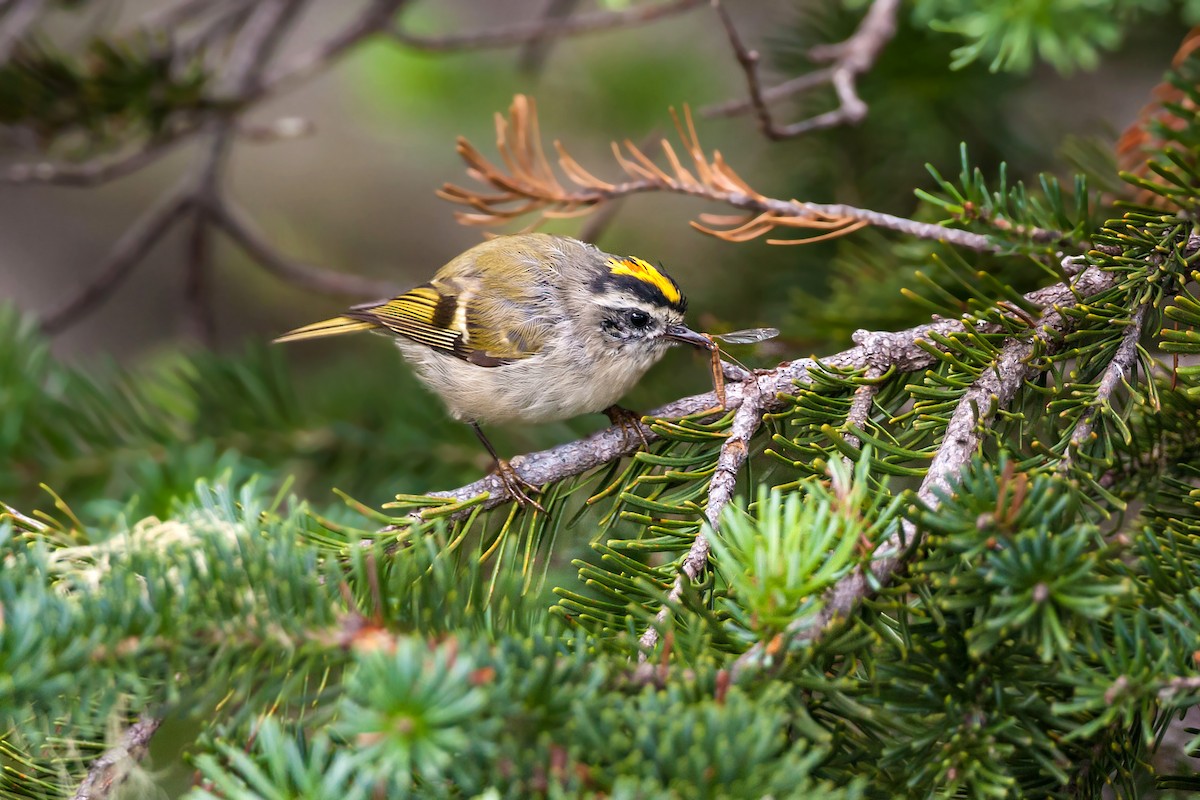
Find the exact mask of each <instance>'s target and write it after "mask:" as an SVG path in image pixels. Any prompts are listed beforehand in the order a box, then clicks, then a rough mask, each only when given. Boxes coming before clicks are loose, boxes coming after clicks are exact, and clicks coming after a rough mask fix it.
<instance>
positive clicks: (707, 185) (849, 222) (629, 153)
mask: <svg viewBox="0 0 1200 800" xmlns="http://www.w3.org/2000/svg"><path fill="white" fill-rule="evenodd" d="M673 115H674V114H673ZM674 118H675V128H676V131H677V133H678V136H679V141H680V142H681V144H682V149H683V152H682V154H679V153H677V152H676V148H675V146H674V145H672V144H671V142H669V141H668V140H666V139H663V140H662V142H661V146H662V150H663V153H664V154H665V156H666V160H667V162H668V165H667V166H666V167H661V166H659V165H657V164H655V163H654V161H653V160H652V159H651V158H649V157H648V156H647V155H646V153H645V152H644V148H642V147H640V146H638V145H636V144H634V143H633V142H631V141H629V140H625V141H624V142H621V143H617V142H613V144H612V151H613V156H614V159H615V160H616V162H617V164H618V166H619V167H620V168H621V170H622V171H623V172H624V173H625V176H626V178H627V179H626V180H624V181H621V182H619V183H615V182H610V181H606V180H603V179H601V178H598V177H596V176H595V175H594V174H593V173H592V172H590V171H589V170H587V169H585V168H584V167H583V166H582V165H581V164H580V163H579V162H578V161H576V160H575V158H574V157H572V156H571V155H570V153H569V152H568V151H567V150H566V148H565V147H564V146H563V145H562V144H561V143H559V142H557V141H556V142H555V143H554V146H555V148H556V150H557V152H558V166H559V168H560V170H561V172H562V175H563V176H564V177H565V179H566V180H565V182H564V181H563V180H562V179H560V176H559V175H558V174H557V173H556V171H555V169H554V167H553V166H552V165H551V163H550V160H549V159H548V158H547V156H546V151H545V148H544V146H543V144H542V140H541V133H540V130H539V127H538V119H537V109H536V107H535V105H534V103H533V101H532V100H531V99H530V98H528V97H526V96H525V95H517V96H516V97H514V98H513V102H512V105H511V106H510V107H509V112H508V116H507V117H505V116H502V115H500V114H497V115H496V149H497V151H498V153H499V154H500V157H501V160H502V162H503V164H502V165H497V164H493V163H492V162H491V161H489V160H488V159H487V158H485V157H484V156H483V154H482V153H481V152H480V151H479V150H478V149H477V148H476V147H475V146H474V145H472V144H471V143H470V142H469V141H468V140H467V139H465V138H462V137H460V138H459V140H458V146H457V150H458V153H459V155H460V156H461V157H462V159H463V161H464V162H466V165H467V175H468V176H469V177H471V178H472V179H474V180H475V181H477V182H478V183H480V184H482V185H483V187H482V188H467V187H463V186H458V185H455V184H450V183H448V184H445V185H444V186H443V187H442V189H441V190H440V191H439V192H438V196H439V197H441V198H442V199H443V200H448V201H450V202H452V203H456V204H458V205H461V206H465V207H466V208H467V209H469V210H466V211H458V212H455V217H456V218H457V219H458V221H459V222H460V223H462V224H463V225H475V226H494V225H503V224H507V223H510V222H512V221H513V220H516V219H519V218H525V217H530V216H532V217H534V222H533V223H532V224H531V225H529V226H528V228H527V229H532V228H536V227H537V226H538V225H539V224H541V223H542V222H545V221H547V220H552V219H562V218H567V217H576V216H583V215H586V214H590V213H592V212H593V211H594V210H596V209H597V208H600V207H602V206H603V205H604V204H606V203H609V202H611V201H613V200H616V199H618V198H622V197H628V196H630V195H634V194H641V193H645V192H670V193H674V194H682V195H687V196H689V197H695V198H698V199H702V200H709V201H712V202H716V203H721V204H723V205H727V206H732V207H734V208H738V209H742V210H744V211H746V212H748V213H747V214H745V215H735V216H724V215H712V214H701V215H700V216H699V218H698V221H693V222H692V227H694V228H696V229H697V230H699V231H700V232H701V233H706V234H708V235H710V236H715V237H717V238H719V239H723V240H725V241H729V242H745V241H750V240H752V239H755V238H758V237H760V236H763V235H764V234H767V233H770V232H771V231H774V230H776V229H778V228H795V229H799V230H807V231H811V232H813V233H812V235H810V236H808V237H806V238H800V239H768V240H767V243H768V244H807V243H812V242H818V241H823V240H826V239H830V238H836V237H839V236H845V235H846V234H849V233H852V232H853V231H856V230H859V229H860V228H863V227H865V226H867V225H872V226H875V227H879V228H885V229H888V230H893V231H897V232H900V233H903V234H905V235H907V236H911V237H915V238H918V239H930V240H934V241H943V242H946V243H948V244H953V245H957V246H959V247H964V248H967V249H970V250H977V251H984V252H997V251H998V250H999V248H998V247H997V246H996V245H995V244H994V243H993V242H992V241H991V240H990V239H989V238H988V237H986V236H982V235H980V234H977V233H972V232H970V231H965V230H959V229H955V228H947V227H944V226H942V225H935V224H930V223H925V222H918V221H916V220H911V219H905V218H903V217H895V216H892V215H890V214H883V213H880V212H877V211H871V210H869V209H861V208H856V207H854V206H848V205H843V204H821V203H808V202H802V201H799V200H779V199H776V198H772V197H768V196H766V195H764V194H762V193H760V192H758V191H756V190H755V189H753V188H752V187H751V186H750V185H749V184H748V183H746V181H745V180H743V179H742V178H741V176H739V175H738V174H737V172H736V171H734V169H733V168H732V167H731V166H729V164H728V163H726V161H725V160H724V158H723V157H722V156H721V154H720V152H718V151H713V152H712V154H711V155H709V154H707V153H705V151H704V148H703V147H701V145H700V141H699V137H698V135H697V133H696V126H695V122H694V121H693V119H692V115H691V111H690V110H689V109H688V108H686V107H685V108H684V110H683V114H682V116H680V115H674Z"/></svg>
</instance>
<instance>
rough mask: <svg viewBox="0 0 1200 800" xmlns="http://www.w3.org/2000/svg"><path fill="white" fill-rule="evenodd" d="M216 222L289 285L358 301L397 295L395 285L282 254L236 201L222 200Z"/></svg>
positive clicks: (266, 267) (215, 212) (238, 243)
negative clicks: (314, 264)
mask: <svg viewBox="0 0 1200 800" xmlns="http://www.w3.org/2000/svg"><path fill="white" fill-rule="evenodd" d="M210 210H211V212H212V214H213V217H214V220H213V221H214V223H215V224H216V225H217V226H218V227H220V228H221V230H222V231H224V232H225V233H226V234H228V235H229V237H230V238H231V239H233V241H234V242H235V243H237V245H238V246H239V247H241V248H242V249H243V250H245V251H246V254H247V255H248V256H250V257H251V258H252V259H254V260H255V261H256V262H257V263H258V264H259V266H261V267H262V268H263V269H265V270H267V271H268V272H270V273H271V274H272V275H275V276H277V277H279V278H282V279H284V280H286V281H287V282H288V283H292V284H295V285H296V286H300V287H301V288H304V289H310V290H312V291H316V292H320V293H322V294H328V295H335V296H340V297H351V298H358V299H360V300H361V299H368V298H371V299H373V298H379V297H391V296H392V295H394V294H396V293H397V289H398V287H397V286H396V285H395V284H392V283H388V282H385V281H375V280H371V279H370V278H363V277H360V276H358V275H350V274H344V273H340V272H331V271H329V270H325V269H322V268H321V267H316V266H313V265H311V264H304V263H302V262H299V261H294V260H292V259H290V258H288V257H287V256H284V255H282V254H281V253H279V252H278V251H277V250H276V249H275V248H274V246H273V245H272V244H271V243H270V242H269V241H268V240H267V238H266V236H264V235H263V234H262V232H261V231H259V230H258V229H257V228H255V227H254V223H253V222H251V220H250V216H249V215H248V214H246V213H245V212H244V211H242V210H241V209H240V208H238V207H237V206H236V205H235V204H234V203H233V201H232V200H230V199H229V198H227V197H221V198H220V199H219V200H218V202H217V203H216V204H215V205H214V206H213V207H212V208H211V209H210Z"/></svg>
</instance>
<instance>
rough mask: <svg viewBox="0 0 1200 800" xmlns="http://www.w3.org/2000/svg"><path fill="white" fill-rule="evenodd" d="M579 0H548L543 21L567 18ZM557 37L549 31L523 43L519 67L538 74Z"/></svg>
mask: <svg viewBox="0 0 1200 800" xmlns="http://www.w3.org/2000/svg"><path fill="white" fill-rule="evenodd" d="M578 5H579V0H547V2H546V8H545V10H543V11H542V20H543V22H546V23H550V22H558V21H560V20H564V19H567V18H568V17H570V16H571V15H572V14H574V13H575V8H576V6H578ZM554 42H555V37H554V35H553V34H551V33H550V32H549V31H544V32H543V33H542V34H541V35H540V36H535V37H533V38H532V39H530V40H529V41H527V42H525V43H523V44H522V45H521V49H520V51H519V52H518V53H517V69H519V70H520V71H521V72H524V73H526V74H527V75H536V74H537V73H539V72H541V71H542V67H543V66H545V63H546V58H547V57H548V56H549V55H550V50H551V48H553V46H554Z"/></svg>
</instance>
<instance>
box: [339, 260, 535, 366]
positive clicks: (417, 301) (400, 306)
mask: <svg viewBox="0 0 1200 800" xmlns="http://www.w3.org/2000/svg"><path fill="white" fill-rule="evenodd" d="M501 292H503V293H504V295H506V296H501ZM543 298H544V292H541V291H538V290H537V287H536V285H535V287H534V291H531V292H529V293H527V294H522V293H514V292H513V291H512V289H511V287H507V288H505V287H497V286H490V285H489V282H488V281H487V280H486V279H484V278H482V277H481V276H480V275H478V274H468V275H462V276H456V277H453V278H442V277H438V278H434V280H433V281H431V282H430V283H427V284H424V285H422V286H418V287H416V288H415V289H412V290H411V291H408V292H405V293H404V294H402V295H400V296H399V297H394V298H392V299H391V300H388V301H387V302H385V303H373V304H371V305H366V306H356V307H355V308H352V309H350V310H349V311H347V312H346V314H345V316H346V317H349V318H350V319H355V320H362V321H363V322H369V323H373V324H374V325H377V326H379V327H380V328H383V329H385V330H388V331H390V332H392V333H395V334H396V335H398V336H403V337H405V338H407V339H411V340H412V341H414V342H419V343H420V344H423V345H426V346H428V347H431V348H433V349H434V350H438V351H440V352H443V353H447V354H449V355H453V356H456V357H458V358H461V359H463V360H464V361H469V362H471V363H472V364H476V365H478V366H481V367H499V366H502V365H504V364H508V363H511V362H513V361H516V360H518V359H522V358H528V357H529V356H532V355H535V354H536V353H537V352H538V351H540V350H541V348H542V345H543V343H544V341H545V335H546V332H547V331H546V326H545V325H542V324H539V322H538V320H539V319H540V318H541V317H540V311H539V309H540V308H541V306H542V304H543V302H544V300H543Z"/></svg>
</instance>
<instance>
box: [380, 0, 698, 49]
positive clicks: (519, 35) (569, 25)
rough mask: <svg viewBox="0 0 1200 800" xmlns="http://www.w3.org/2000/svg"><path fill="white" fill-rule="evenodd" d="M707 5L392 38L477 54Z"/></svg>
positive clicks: (675, 3) (684, 0) (397, 30)
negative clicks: (466, 31) (478, 51)
mask: <svg viewBox="0 0 1200 800" xmlns="http://www.w3.org/2000/svg"><path fill="white" fill-rule="evenodd" d="M706 2H708V0H669V1H668V2H663V3H643V4H641V5H635V6H632V7H630V8H625V9H621V10H620V11H595V12H592V13H588V14H570V15H564V16H554V15H548V16H543V17H542V18H540V19H535V20H531V21H529V22H520V23H517V24H514V25H511V26H508V27H501V28H492V29H491V30H482V31H475V32H472V33H456V34H446V35H443V36H421V35H418V34H413V33H409V32H408V31H406V30H404V28H402V27H401V26H399V25H397V26H395V27H394V28H393V29H392V36H393V37H394V38H395V39H396V40H397V41H398V42H401V43H402V44H405V45H407V46H409V47H413V48H416V49H418V50H430V51H446V50H478V49H483V48H487V47H512V46H514V45H521V44H528V43H529V42H535V41H546V40H549V39H554V38H556V37H562V36H578V35H580V34H586V33H598V32H600V31H608V30H613V29H615V28H627V27H632V26H635V25H645V24H647V23H649V22H654V21H656V20H660V19H664V18H666V17H669V16H672V15H674V14H679V13H682V12H684V11H690V10H691V9H693V8H698V7H699V6H701V5H704V3H706Z"/></svg>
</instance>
